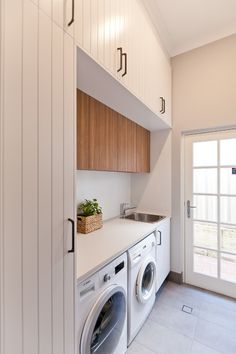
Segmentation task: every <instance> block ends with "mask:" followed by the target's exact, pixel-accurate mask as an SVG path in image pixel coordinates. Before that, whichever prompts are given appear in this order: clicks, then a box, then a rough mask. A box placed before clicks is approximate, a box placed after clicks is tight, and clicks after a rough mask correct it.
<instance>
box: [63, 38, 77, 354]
mask: <svg viewBox="0 0 236 354" xmlns="http://www.w3.org/2000/svg"><path fill="white" fill-rule="evenodd" d="M74 65H75V63H74V43H73V40H72V38H71V37H70V36H68V35H67V34H65V37H64V220H65V227H64V236H65V243H64V244H65V247H64V314H65V323H64V325H65V353H66V354H67V353H68V354H69V353H74V352H75V349H74V318H75V313H74V309H75V306H74V253H68V249H70V248H71V239H72V238H71V224H70V223H69V222H68V221H67V220H68V218H72V219H75V210H74V204H75V192H74V191H75V187H74V183H75V181H74V178H75V176H74V173H75V140H74V133H75V112H74V102H75V68H74Z"/></svg>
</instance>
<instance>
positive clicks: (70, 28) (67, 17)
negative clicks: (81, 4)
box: [64, 0, 88, 38]
mask: <svg viewBox="0 0 236 354" xmlns="http://www.w3.org/2000/svg"><path fill="white" fill-rule="evenodd" d="M87 1H88V0H87ZM76 6H77V0H74V14H73V0H64V8H65V12H64V30H65V31H66V32H67V33H68V34H69V35H70V36H71V37H72V38H74V30H75V9H76ZM71 21H72V23H71V24H70V25H69V23H70V22H71Z"/></svg>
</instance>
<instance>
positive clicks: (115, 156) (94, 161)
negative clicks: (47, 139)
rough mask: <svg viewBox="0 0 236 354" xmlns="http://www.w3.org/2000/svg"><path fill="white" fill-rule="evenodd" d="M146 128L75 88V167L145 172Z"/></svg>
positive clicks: (148, 134) (146, 170)
mask: <svg viewBox="0 0 236 354" xmlns="http://www.w3.org/2000/svg"><path fill="white" fill-rule="evenodd" d="M149 160H150V132H149V131H148V130H146V129H144V128H143V127H141V126H139V125H137V124H136V123H134V122H133V121H131V120H129V119H127V118H125V117H123V116H122V115H121V114H119V113H118V112H116V111H114V110H112V109H111V108H109V107H107V106H106V105H104V104H103V103H101V102H99V101H97V100H96V99H94V98H93V97H90V96H89V95H87V94H85V93H84V92H82V91H80V90H78V91H77V168H78V169H79V170H80V169H82V170H100V171H120V172H149V171H150V161H149Z"/></svg>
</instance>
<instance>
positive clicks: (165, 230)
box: [156, 218, 170, 291]
mask: <svg viewBox="0 0 236 354" xmlns="http://www.w3.org/2000/svg"><path fill="white" fill-rule="evenodd" d="M156 237H157V248H156V260H157V274H156V276H157V282H156V291H158V290H159V289H160V287H161V285H162V284H163V282H164V280H165V279H166V277H167V275H168V274H169V272H170V219H169V218H166V219H165V220H164V221H162V222H161V224H160V225H159V226H158V228H157V230H156Z"/></svg>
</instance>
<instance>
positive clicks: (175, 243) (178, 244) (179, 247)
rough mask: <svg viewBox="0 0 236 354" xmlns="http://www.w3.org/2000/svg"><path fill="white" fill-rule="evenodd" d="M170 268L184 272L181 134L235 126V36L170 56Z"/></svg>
mask: <svg viewBox="0 0 236 354" xmlns="http://www.w3.org/2000/svg"><path fill="white" fill-rule="evenodd" d="M172 68H173V133H172V134H173V140H172V171H173V174H172V192H173V193H172V245H171V269H172V270H173V271H176V272H181V271H183V240H182V235H181V232H180V208H181V207H180V193H181V190H180V185H181V183H180V173H181V158H180V155H181V133H182V132H184V131H191V130H199V129H208V128H218V127H226V126H233V125H235V126H236V35H233V36H230V37H227V38H224V39H222V40H219V41H216V42H214V43H211V44H209V45H206V46H203V47H201V48H198V49H195V50H192V51H190V52H187V53H184V54H181V55H178V56H176V57H174V58H172Z"/></svg>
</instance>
